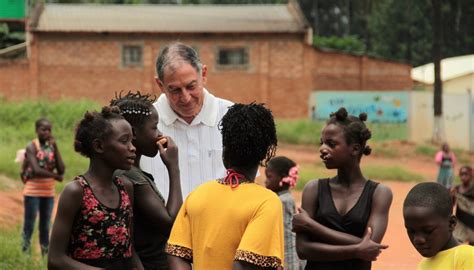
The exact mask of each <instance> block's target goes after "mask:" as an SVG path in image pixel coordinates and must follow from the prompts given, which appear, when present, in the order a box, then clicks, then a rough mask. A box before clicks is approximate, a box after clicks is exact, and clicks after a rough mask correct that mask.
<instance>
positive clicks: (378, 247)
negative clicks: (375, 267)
mask: <svg viewBox="0 0 474 270" xmlns="http://www.w3.org/2000/svg"><path fill="white" fill-rule="evenodd" d="M371 236H372V228H370V227H368V228H367V231H366V233H365V234H364V238H362V241H361V242H360V243H359V244H358V245H357V251H356V256H357V257H358V258H360V259H362V260H365V261H376V260H377V257H378V256H379V255H380V253H382V249H386V248H388V245H382V244H379V243H376V242H374V241H372V240H371V239H370V237H371Z"/></svg>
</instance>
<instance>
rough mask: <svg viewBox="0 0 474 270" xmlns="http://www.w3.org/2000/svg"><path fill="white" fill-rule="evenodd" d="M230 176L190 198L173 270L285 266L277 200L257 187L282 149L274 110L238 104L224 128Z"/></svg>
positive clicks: (172, 249)
mask: <svg viewBox="0 0 474 270" xmlns="http://www.w3.org/2000/svg"><path fill="white" fill-rule="evenodd" d="M219 126H220V130H221V133H222V143H223V146H224V149H223V162H224V165H225V167H226V168H227V176H226V177H225V178H223V179H217V180H214V181H209V182H207V183H204V184H202V185H201V186H199V187H197V188H196V189H195V190H194V191H193V192H191V193H190V194H189V195H188V197H187V198H186V201H185V202H184V204H183V206H182V207H181V209H180V211H179V213H178V217H177V218H176V221H175V223H174V225H173V229H172V231H171V235H170V239H169V241H168V246H167V252H168V254H170V255H169V256H168V258H169V262H170V269H191V264H192V269H194V270H208V269H216V270H217V269H219V270H220V269H222V270H224V269H277V268H278V267H281V266H282V264H283V261H282V260H283V256H284V255H283V254H284V248H283V212H282V206H281V202H280V200H279V199H278V196H277V195H276V194H275V193H273V192H272V191H270V190H268V189H266V188H265V187H262V186H260V185H258V184H256V183H255V182H254V180H255V175H256V174H257V170H258V167H259V165H262V166H265V165H266V163H267V162H268V160H270V159H271V158H272V157H273V155H274V153H275V148H276V145H277V138H276V131H275V123H274V120H273V116H272V114H271V112H270V110H268V109H266V108H265V107H264V106H263V105H261V104H255V103H251V104H248V105H244V104H235V105H233V106H231V107H230V108H229V111H228V112H227V114H226V115H225V116H224V117H223V118H222V121H221V122H220V125H219Z"/></svg>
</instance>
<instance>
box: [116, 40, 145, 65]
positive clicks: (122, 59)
mask: <svg viewBox="0 0 474 270" xmlns="http://www.w3.org/2000/svg"><path fill="white" fill-rule="evenodd" d="M120 47H121V49H120V65H121V67H122V68H142V67H143V44H136V43H125V44H122V45H121V46H120ZM132 49H138V51H139V52H140V55H139V58H140V59H139V60H138V61H131V60H132V59H130V58H131V56H129V57H128V59H126V56H125V54H126V53H127V51H128V50H132ZM130 54H131V52H130Z"/></svg>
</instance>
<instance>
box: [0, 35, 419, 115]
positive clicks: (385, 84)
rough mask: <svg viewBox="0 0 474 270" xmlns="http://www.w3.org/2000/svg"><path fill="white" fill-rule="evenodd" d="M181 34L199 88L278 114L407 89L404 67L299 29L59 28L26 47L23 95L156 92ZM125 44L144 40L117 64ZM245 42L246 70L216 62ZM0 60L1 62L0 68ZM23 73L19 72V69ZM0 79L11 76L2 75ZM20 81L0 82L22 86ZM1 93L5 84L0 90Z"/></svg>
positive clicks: (101, 96)
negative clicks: (203, 81)
mask: <svg viewBox="0 0 474 270" xmlns="http://www.w3.org/2000/svg"><path fill="white" fill-rule="evenodd" d="M175 40H180V41H181V42H184V43H186V44H189V45H191V46H193V47H195V48H197V49H198V51H199V54H200V57H201V60H202V62H203V63H204V64H206V65H207V66H208V82H207V85H206V87H207V88H208V89H209V90H210V91H211V92H212V93H214V94H215V95H216V96H219V97H222V98H226V99H230V100H233V101H235V102H251V101H257V102H263V103H266V104H267V105H268V106H269V107H270V108H271V109H272V110H273V112H274V114H275V115H276V116H277V117H284V118H296V117H306V116H307V115H308V113H307V108H308V106H307V103H308V98H309V95H310V93H311V91H313V90H318V89H324V90H330V89H337V90H356V89H377V90H385V89H387V90H388V89H390V90H391V89H396V90H400V89H410V88H411V80H410V74H409V72H410V67H409V66H407V65H402V64H397V63H391V62H385V61H380V60H374V59H368V58H364V57H356V56H351V55H346V54H339V53H327V52H321V51H316V50H314V49H313V48H312V47H311V46H308V45H306V44H304V43H303V42H302V40H303V34H278V35H271V34H267V35H266V34H259V35H249V34H238V35H237V34H235V35H231V34H225V35H222V34H221V35H219V34H206V35H197V34H194V35H193V34H186V35H160V36H157V35H152V34H88V33H83V34H64V33H36V34H34V39H33V42H32V43H31V46H30V49H31V53H30V65H29V74H30V78H31V82H30V86H31V88H30V96H31V97H46V98H49V99H53V100H54V99H60V98H72V99H78V98H89V99H94V100H97V101H99V102H101V103H104V104H105V103H107V102H108V101H109V100H110V99H111V98H112V97H113V96H114V93H115V92H116V91H121V90H141V91H143V92H151V93H155V94H159V89H158V87H157V86H156V84H155V81H154V76H155V66H154V65H155V58H156V56H157V55H158V53H159V51H160V49H161V48H162V47H163V46H164V45H166V44H168V43H170V42H172V41H175ZM124 44H127V45H132V44H133V45H141V46H142V47H143V66H140V67H133V68H130V67H123V66H122V64H121V48H122V46H123V45H124ZM233 46H244V47H246V48H248V51H249V59H250V63H249V67H248V69H233V70H232V69H225V70H223V69H219V68H218V67H217V66H216V64H215V63H216V52H217V50H218V48H219V47H233ZM1 68H2V66H1V65H0V69H1ZM25 72H26V73H25ZM1 73H3V72H0V85H2V84H4V83H5V81H7V80H8V78H9V77H10V76H8V75H4V76H2V75H1ZM7 73H8V74H12V75H13V74H14V75H15V76H17V77H18V75H19V74H24V73H25V74H28V65H27V64H23V66H22V67H21V68H19V67H16V66H15V65H12V66H11V68H8V72H7ZM25 81H26V80H24V81H21V80H19V81H18V82H17V84H14V83H12V82H10V83H9V86H8V87H6V88H5V89H17V88H18V89H27V88H28V85H19V84H20V83H26V82H25ZM0 91H2V93H3V95H5V96H6V97H7V98H10V97H13V95H12V90H8V91H5V90H2V89H0Z"/></svg>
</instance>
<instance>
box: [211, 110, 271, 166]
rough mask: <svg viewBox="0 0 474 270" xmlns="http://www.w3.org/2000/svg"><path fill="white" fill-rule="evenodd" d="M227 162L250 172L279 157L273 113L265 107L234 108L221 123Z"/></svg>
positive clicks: (220, 127)
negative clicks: (251, 168) (275, 156)
mask: <svg viewBox="0 0 474 270" xmlns="http://www.w3.org/2000/svg"><path fill="white" fill-rule="evenodd" d="M219 129H220V131H221V133H222V144H223V146H224V161H225V162H228V163H229V164H232V165H233V166H239V167H245V168H249V167H251V166H255V165H258V164H260V165H262V166H266V165H267V162H268V161H269V160H270V159H271V158H272V157H273V156H274V155H275V150H276V146H277V136H276V128H275V122H274V120H273V115H272V112H271V111H270V110H269V109H267V108H265V107H264V105H263V104H257V103H250V104H239V103H237V104H234V105H232V106H231V107H230V108H229V111H228V112H227V113H226V114H225V115H224V117H223V118H222V120H221V122H220V123H219Z"/></svg>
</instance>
